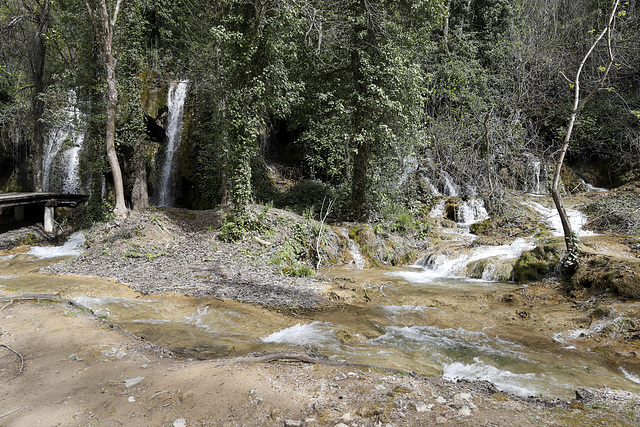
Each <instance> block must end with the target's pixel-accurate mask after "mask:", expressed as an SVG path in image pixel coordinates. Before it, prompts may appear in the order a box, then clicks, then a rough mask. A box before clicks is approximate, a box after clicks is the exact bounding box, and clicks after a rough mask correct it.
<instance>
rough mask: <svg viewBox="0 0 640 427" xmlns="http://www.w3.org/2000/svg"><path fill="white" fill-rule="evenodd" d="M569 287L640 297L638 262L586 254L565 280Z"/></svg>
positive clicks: (632, 297)
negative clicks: (571, 274) (574, 270)
mask: <svg viewBox="0 0 640 427" xmlns="http://www.w3.org/2000/svg"><path fill="white" fill-rule="evenodd" d="M567 287H568V288H569V289H576V288H587V289H591V290H592V291H593V292H594V293H602V292H606V291H607V290H611V291H613V292H615V293H616V294H617V295H619V296H621V297H623V298H629V299H634V300H638V299H640V262H637V261H632V260H628V259H615V258H611V257H608V256H605V255H587V256H586V257H583V258H581V259H580V262H579V265H578V269H577V270H576V272H575V273H574V274H573V276H571V278H570V279H569V280H568V281H567Z"/></svg>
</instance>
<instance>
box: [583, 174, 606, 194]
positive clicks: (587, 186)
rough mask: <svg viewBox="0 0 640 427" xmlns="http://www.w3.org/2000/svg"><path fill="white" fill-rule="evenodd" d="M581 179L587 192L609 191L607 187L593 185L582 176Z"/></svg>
mask: <svg viewBox="0 0 640 427" xmlns="http://www.w3.org/2000/svg"><path fill="white" fill-rule="evenodd" d="M579 180H580V183H581V184H582V186H583V187H584V189H585V191H586V192H587V193H593V192H603V191H608V190H607V189H606V188H602V187H596V186H594V185H591V184H589V183H588V182H586V181H585V180H584V179H582V178H579Z"/></svg>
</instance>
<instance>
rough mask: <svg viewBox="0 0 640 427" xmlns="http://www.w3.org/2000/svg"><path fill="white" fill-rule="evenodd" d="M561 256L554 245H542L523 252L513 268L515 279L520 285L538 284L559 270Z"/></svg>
mask: <svg viewBox="0 0 640 427" xmlns="http://www.w3.org/2000/svg"><path fill="white" fill-rule="evenodd" d="M559 265H560V254H559V251H558V248H557V247H556V246H554V245H540V246H537V247H535V248H534V249H531V250H528V251H524V252H522V255H520V258H518V261H517V262H516V264H515V266H514V267H513V279H514V280H515V281H516V282H518V283H530V282H537V281H540V280H542V279H544V278H546V277H549V276H550V275H551V274H552V273H554V272H556V271H557V270H558V266H559Z"/></svg>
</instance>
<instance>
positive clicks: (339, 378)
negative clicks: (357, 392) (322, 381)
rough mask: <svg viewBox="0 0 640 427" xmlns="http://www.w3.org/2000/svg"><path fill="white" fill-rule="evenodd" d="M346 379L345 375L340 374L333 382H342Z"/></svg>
mask: <svg viewBox="0 0 640 427" xmlns="http://www.w3.org/2000/svg"><path fill="white" fill-rule="evenodd" d="M346 379H347V376H346V375H345V373H344V372H340V374H339V375H338V376H337V377H335V378H334V380H335V381H343V380H346Z"/></svg>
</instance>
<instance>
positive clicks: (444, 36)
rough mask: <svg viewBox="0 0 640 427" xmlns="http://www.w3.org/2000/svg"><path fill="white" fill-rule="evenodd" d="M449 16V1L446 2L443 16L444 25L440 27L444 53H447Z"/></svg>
mask: <svg viewBox="0 0 640 427" xmlns="http://www.w3.org/2000/svg"><path fill="white" fill-rule="evenodd" d="M450 16H451V0H449V1H448V2H447V10H446V12H445V14H444V25H443V27H442V43H443V44H444V51H445V52H446V53H449V17H450Z"/></svg>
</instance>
